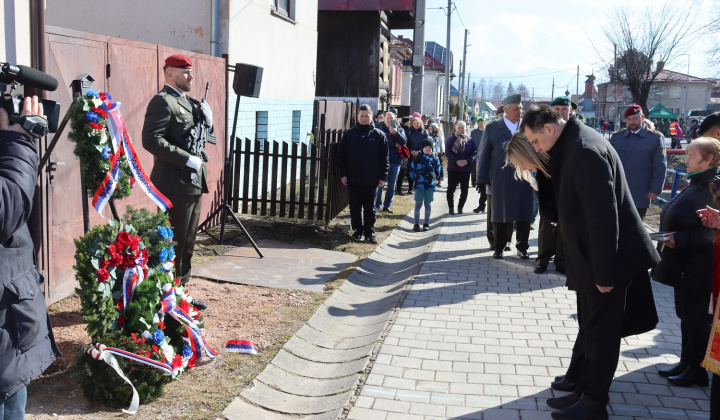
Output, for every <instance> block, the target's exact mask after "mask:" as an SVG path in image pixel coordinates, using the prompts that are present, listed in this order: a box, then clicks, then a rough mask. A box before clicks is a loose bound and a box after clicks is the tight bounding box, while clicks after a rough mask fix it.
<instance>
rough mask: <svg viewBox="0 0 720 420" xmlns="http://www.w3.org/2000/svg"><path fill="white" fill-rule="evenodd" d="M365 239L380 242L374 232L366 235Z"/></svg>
mask: <svg viewBox="0 0 720 420" xmlns="http://www.w3.org/2000/svg"><path fill="white" fill-rule="evenodd" d="M365 240H366V241H368V243H371V244H376V243H378V241H377V238H376V237H375V234H374V233H373V234H372V235H370V236H367V235H365Z"/></svg>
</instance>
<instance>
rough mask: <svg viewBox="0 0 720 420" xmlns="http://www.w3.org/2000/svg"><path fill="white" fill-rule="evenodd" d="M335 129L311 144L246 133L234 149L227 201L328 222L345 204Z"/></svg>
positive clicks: (240, 207)
mask: <svg viewBox="0 0 720 420" xmlns="http://www.w3.org/2000/svg"><path fill="white" fill-rule="evenodd" d="M342 133H343V132H342V131H340V130H328V131H324V132H320V135H319V136H318V137H317V138H316V139H315V141H314V142H313V143H312V144H305V143H292V144H290V143H287V142H277V141H269V140H262V141H259V140H250V139H247V138H246V139H245V140H244V142H243V144H242V147H238V146H240V145H236V146H235V147H234V152H233V165H232V168H233V173H232V186H233V187H232V188H233V190H232V191H233V194H231V197H230V205H231V206H232V208H233V211H235V212H236V213H237V212H240V213H243V214H252V215H260V216H275V217H287V218H293V219H295V218H296V219H307V220H317V221H324V222H326V223H327V222H329V221H330V220H332V219H333V218H335V216H337V215H338V214H339V213H340V212H341V211H342V210H343V209H344V208H345V207H346V206H347V205H348V198H347V190H346V188H345V187H344V186H343V185H342V183H341V181H340V177H339V175H338V172H337V166H336V165H335V154H336V151H337V147H338V143H339V142H340V138H341V137H342Z"/></svg>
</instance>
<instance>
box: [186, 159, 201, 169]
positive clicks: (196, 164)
mask: <svg viewBox="0 0 720 420" xmlns="http://www.w3.org/2000/svg"><path fill="white" fill-rule="evenodd" d="M185 166H187V167H188V168H192V169H195V172H198V173H200V168H202V160H201V159H200V158H199V157H197V156H190V158H189V159H188V161H187V163H186V164H185Z"/></svg>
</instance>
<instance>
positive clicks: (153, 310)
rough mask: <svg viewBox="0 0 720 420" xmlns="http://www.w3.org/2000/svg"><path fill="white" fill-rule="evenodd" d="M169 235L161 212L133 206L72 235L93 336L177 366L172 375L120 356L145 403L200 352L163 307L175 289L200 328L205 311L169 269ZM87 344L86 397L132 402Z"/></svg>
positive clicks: (82, 376) (82, 369) (80, 367)
mask: <svg viewBox="0 0 720 420" xmlns="http://www.w3.org/2000/svg"><path fill="white" fill-rule="evenodd" d="M172 240H173V234H172V229H171V227H170V224H169V222H168V220H167V216H166V215H165V214H164V213H150V212H149V211H147V210H145V209H142V210H139V211H136V210H134V209H132V208H131V207H127V210H126V214H125V216H124V218H123V220H122V221H120V222H116V221H112V220H111V221H109V222H108V223H107V224H106V225H99V226H95V227H94V228H93V229H92V230H91V231H89V232H88V233H87V234H85V236H83V237H82V238H80V239H76V240H75V246H76V253H75V260H76V265H75V266H74V268H75V270H76V278H77V280H78V283H79V285H80V288H79V289H77V293H78V295H79V296H80V300H81V304H82V310H81V313H82V316H83V320H84V321H85V322H86V324H87V325H86V330H87V332H88V334H89V335H90V337H91V339H92V343H93V344H95V343H98V344H103V345H104V346H107V347H111V348H117V349H120V350H122V351H125V352H128V353H131V354H137V355H140V356H142V357H145V358H147V359H151V360H153V361H156V362H159V363H160V364H163V365H165V366H169V367H170V368H171V369H172V375H171V376H168V374H167V372H163V371H162V370H160V369H158V368H156V367H152V366H149V365H147V364H142V363H140V362H138V361H136V360H130V359H127V358H122V357H118V358H117V362H118V365H119V366H120V368H121V370H122V371H123V372H125V374H126V376H127V377H128V378H129V380H130V381H131V382H132V383H133V385H134V386H135V388H136V389H137V391H138V394H139V397H140V402H141V403H146V402H149V401H152V400H154V399H155V398H157V397H158V396H160V395H161V394H162V389H163V386H164V385H165V384H166V383H168V382H169V381H170V380H171V379H172V378H177V377H179V374H181V373H182V371H183V370H184V369H189V368H191V367H193V366H194V365H195V362H196V360H197V358H198V357H200V356H202V355H201V354H199V353H200V349H198V348H196V346H194V345H193V344H192V343H191V341H192V339H193V338H192V337H188V328H187V326H186V325H185V324H183V323H182V322H180V320H178V319H176V318H175V317H171V316H166V313H165V312H164V311H162V310H161V308H163V304H162V302H163V297H164V296H167V295H168V294H172V296H173V297H174V298H175V299H176V300H175V301H174V303H175V304H176V306H177V307H178V308H179V311H182V313H183V315H184V316H186V317H187V318H188V319H191V320H192V321H191V322H193V323H194V324H195V325H197V326H198V327H199V328H202V316H201V314H200V312H199V311H198V310H197V309H196V308H195V307H194V306H193V305H192V302H193V299H192V297H191V296H189V295H188V293H187V290H186V289H185V288H184V287H183V286H182V285H181V284H180V281H179V279H175V278H174V277H173V276H172V275H171V273H172V271H173V268H174V264H173V261H174V258H175V254H174V250H173V241H172ZM133 274H134V275H135V277H132V275H133ZM129 278H135V279H136V280H137V279H141V281H138V282H136V283H133V282H132V281H127V280H128V279H129ZM124 280H125V281H124ZM169 292H171V293H169ZM87 350H88V349H87V347H86V348H85V349H83V351H82V352H81V353H79V354H78V360H77V363H76V364H75V369H76V377H77V378H78V379H79V380H80V382H81V385H82V388H83V391H84V394H85V396H86V397H87V398H88V399H90V400H93V401H100V402H102V403H105V404H107V405H110V406H113V407H122V406H125V405H127V404H128V401H130V399H131V397H132V389H131V387H129V386H128V385H127V384H126V383H125V382H124V380H123V379H122V378H120V377H119V376H118V374H117V373H116V372H115V371H114V370H113V369H112V368H110V366H108V365H107V364H105V363H101V362H98V361H97V360H95V359H94V358H93V357H91V356H90V355H88V353H87Z"/></svg>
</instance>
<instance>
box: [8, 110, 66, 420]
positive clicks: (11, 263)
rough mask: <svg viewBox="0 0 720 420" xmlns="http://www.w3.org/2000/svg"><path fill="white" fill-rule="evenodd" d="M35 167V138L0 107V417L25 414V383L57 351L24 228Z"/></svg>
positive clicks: (27, 112)
mask: <svg viewBox="0 0 720 420" xmlns="http://www.w3.org/2000/svg"><path fill="white" fill-rule="evenodd" d="M31 115H33V116H42V115H43V107H42V104H40V103H39V102H38V98H37V97H36V96H33V97H31V98H30V97H28V98H25V99H24V100H23V102H22V111H21V112H20V116H31ZM37 171H38V154H37V144H36V143H35V140H34V139H33V138H32V136H31V135H30V134H28V132H27V131H25V130H24V129H23V128H22V127H21V126H20V124H17V123H16V124H10V119H9V116H8V113H7V111H5V110H4V109H0V420H17V419H24V418H25V403H26V401H27V390H26V386H27V384H28V383H30V381H31V380H32V379H34V378H36V377H37V376H38V375H40V374H41V373H42V372H43V371H44V370H45V369H46V368H47V367H48V366H50V364H51V363H52V362H53V361H54V360H55V357H56V356H60V352H59V351H58V349H57V346H56V345H55V340H54V338H53V335H52V329H51V326H50V322H49V318H48V315H47V309H46V306H45V296H44V295H43V291H42V282H43V278H42V276H41V275H40V273H39V272H38V270H37V266H36V264H35V253H34V250H33V243H32V239H31V237H30V231H29V230H28V227H27V221H28V218H29V217H30V213H31V210H32V205H33V195H34V194H35V183H36V179H37Z"/></svg>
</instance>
